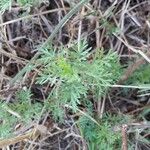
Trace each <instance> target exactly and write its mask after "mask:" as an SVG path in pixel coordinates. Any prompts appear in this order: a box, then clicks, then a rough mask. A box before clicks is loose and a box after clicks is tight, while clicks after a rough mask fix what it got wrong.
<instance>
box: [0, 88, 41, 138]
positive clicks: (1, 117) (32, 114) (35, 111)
mask: <svg viewBox="0 0 150 150" xmlns="http://www.w3.org/2000/svg"><path fill="white" fill-rule="evenodd" d="M16 99H17V100H16V101H15V102H14V103H8V104H6V103H5V102H1V103H0V109H1V111H0V121H1V122H0V137H1V139H3V138H6V137H11V136H13V132H14V129H15V126H16V124H17V123H20V124H23V125H27V124H28V123H31V122H32V121H33V120H37V119H39V116H40V112H41V110H42V105H41V104H39V103H35V104H31V93H30V91H28V90H27V91H24V90H22V91H18V92H17V94H16Z"/></svg>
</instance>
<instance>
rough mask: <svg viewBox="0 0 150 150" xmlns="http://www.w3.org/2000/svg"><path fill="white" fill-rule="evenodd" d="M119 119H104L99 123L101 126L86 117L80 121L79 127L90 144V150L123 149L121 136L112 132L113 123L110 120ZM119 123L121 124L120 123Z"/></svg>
mask: <svg viewBox="0 0 150 150" xmlns="http://www.w3.org/2000/svg"><path fill="white" fill-rule="evenodd" d="M112 118H113V120H114V119H115V120H116V119H118V117H117V118H116V117H112V116H111V118H109V116H107V118H106V119H103V120H101V121H100V122H99V124H100V125H99V126H98V125H96V124H95V123H94V122H91V121H90V120H89V119H88V118H86V117H84V116H83V117H80V119H79V121H78V127H79V129H80V132H81V134H82V136H83V137H84V138H85V140H86V141H87V143H88V149H89V150H95V149H99V150H105V149H107V150H113V149H117V148H119V147H121V140H120V139H121V134H120V133H119V132H114V131H113V130H112V123H111V122H108V121H107V119H108V120H111V119H112ZM118 123H119V122H118Z"/></svg>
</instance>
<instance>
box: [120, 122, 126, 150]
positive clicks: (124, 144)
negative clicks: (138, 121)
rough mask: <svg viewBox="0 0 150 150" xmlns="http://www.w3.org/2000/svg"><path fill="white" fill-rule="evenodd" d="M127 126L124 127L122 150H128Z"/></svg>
mask: <svg viewBox="0 0 150 150" xmlns="http://www.w3.org/2000/svg"><path fill="white" fill-rule="evenodd" d="M127 127H128V126H127V125H126V124H124V125H122V129H121V132H122V150H128V143H127Z"/></svg>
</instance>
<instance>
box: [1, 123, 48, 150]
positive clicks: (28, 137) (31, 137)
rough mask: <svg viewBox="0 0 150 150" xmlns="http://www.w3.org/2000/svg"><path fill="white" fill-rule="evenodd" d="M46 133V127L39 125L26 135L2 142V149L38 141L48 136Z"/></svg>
mask: <svg viewBox="0 0 150 150" xmlns="http://www.w3.org/2000/svg"><path fill="white" fill-rule="evenodd" d="M46 132H47V128H46V127H44V126H42V127H41V126H40V125H38V126H37V127H36V128H33V129H32V130H31V131H30V132H28V133H25V134H24V135H20V136H17V137H13V138H10V139H4V140H0V148H3V147H7V146H9V145H13V144H16V143H18V142H21V141H24V140H34V139H37V138H38V137H39V136H40V135H43V134H46Z"/></svg>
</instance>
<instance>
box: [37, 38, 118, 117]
mask: <svg viewBox="0 0 150 150" xmlns="http://www.w3.org/2000/svg"><path fill="white" fill-rule="evenodd" d="M40 52H41V57H40V58H39V59H38V60H37V64H40V65H41V64H42V67H41V68H42V69H41V70H40V73H39V77H38V79H37V83H39V84H41V85H43V84H46V83H49V84H50V85H51V87H52V90H51V92H50V94H49V97H48V100H47V101H46V103H47V104H50V105H49V107H50V110H51V111H52V113H53V116H54V118H56V119H58V118H59V119H60V118H61V117H63V113H62V112H64V111H63V110H64V105H65V104H67V105H69V106H71V107H72V108H73V111H76V110H77V108H78V106H79V104H81V101H83V100H84V101H89V100H88V97H87V95H88V93H89V91H90V93H92V94H93V95H94V96H95V99H94V100H95V101H96V100H97V99H98V97H100V96H102V95H103V94H104V93H105V92H106V91H107V90H108V87H109V86H110V85H111V84H114V83H115V82H116V81H117V80H118V78H119V76H120V64H119V59H118V57H117V54H116V53H114V52H111V51H109V52H108V54H106V55H104V54H103V53H102V52H101V50H99V51H97V52H96V53H95V52H93V51H91V48H88V45H87V43H86V41H85V40H83V41H82V42H81V43H80V46H78V43H73V44H71V46H68V47H61V48H60V49H55V48H54V47H52V46H49V47H47V48H43V49H41V50H40Z"/></svg>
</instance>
